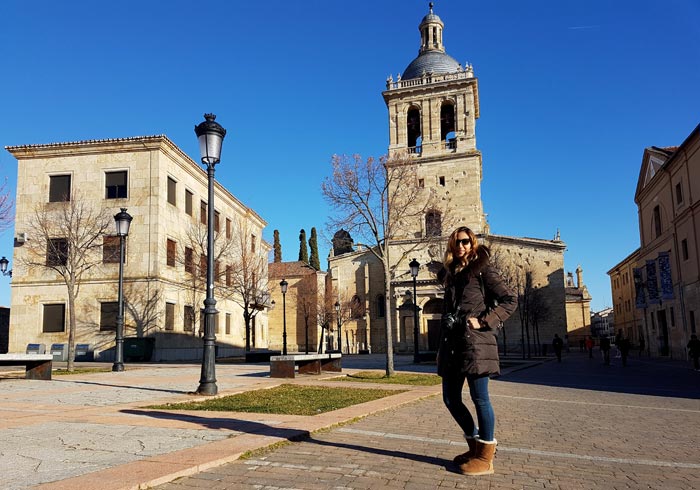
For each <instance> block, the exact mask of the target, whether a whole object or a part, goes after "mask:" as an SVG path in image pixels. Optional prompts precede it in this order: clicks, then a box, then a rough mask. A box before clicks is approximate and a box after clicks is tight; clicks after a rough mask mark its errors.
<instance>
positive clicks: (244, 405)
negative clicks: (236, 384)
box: [147, 385, 405, 415]
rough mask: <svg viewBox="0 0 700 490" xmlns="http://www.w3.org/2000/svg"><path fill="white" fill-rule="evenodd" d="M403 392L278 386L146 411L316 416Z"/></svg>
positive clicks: (170, 404) (154, 407)
mask: <svg viewBox="0 0 700 490" xmlns="http://www.w3.org/2000/svg"><path fill="white" fill-rule="evenodd" d="M403 391H405V390H376V389H360V388H327V387H321V386H303V385H280V386H277V387H275V388H270V389H267V390H256V391H248V392H244V393H238V394H236V395H230V396H224V397H221V398H214V399H211V400H205V401H201V402H200V401H196V402H185V403H167V404H165V405H152V406H149V407H147V408H151V409H159V410H211V411H219V412H254V413H277V414H286V415H316V414H319V413H324V412H330V411H332V410H338V409H339V408H345V407H349V406H351V405H357V404H360V403H365V402H369V401H372V400H377V399H379V398H384V397H385V396H390V395H395V394H397V393H402V392H403Z"/></svg>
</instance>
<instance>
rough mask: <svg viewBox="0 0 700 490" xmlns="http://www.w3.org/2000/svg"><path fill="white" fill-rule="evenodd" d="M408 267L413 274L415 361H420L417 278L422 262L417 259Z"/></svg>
mask: <svg viewBox="0 0 700 490" xmlns="http://www.w3.org/2000/svg"><path fill="white" fill-rule="evenodd" d="M408 267H410V268H411V276H413V362H414V363H416V364H418V363H420V353H419V352H418V335H419V334H420V329H419V328H418V296H416V278H417V277H418V271H419V270H420V264H419V263H418V261H417V260H416V259H413V260H411V262H409V264H408Z"/></svg>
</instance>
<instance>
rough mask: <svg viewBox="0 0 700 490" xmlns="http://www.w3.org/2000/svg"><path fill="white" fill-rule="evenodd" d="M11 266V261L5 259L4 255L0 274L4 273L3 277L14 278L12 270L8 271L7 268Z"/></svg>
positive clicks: (0, 261) (0, 263)
mask: <svg viewBox="0 0 700 490" xmlns="http://www.w3.org/2000/svg"><path fill="white" fill-rule="evenodd" d="M9 264H10V261H9V260H7V259H6V258H5V256H4V255H3V256H2V258H1V259H0V272H2V275H3V276H10V277H12V269H10V270H7V266H8V265H9Z"/></svg>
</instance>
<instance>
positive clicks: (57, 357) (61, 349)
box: [51, 344, 68, 361]
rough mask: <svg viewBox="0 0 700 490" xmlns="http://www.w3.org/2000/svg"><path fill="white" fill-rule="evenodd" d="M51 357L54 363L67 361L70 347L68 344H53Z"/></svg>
mask: <svg viewBox="0 0 700 490" xmlns="http://www.w3.org/2000/svg"><path fill="white" fill-rule="evenodd" d="M51 355H52V356H53V360H54V361H67V360H68V346H67V345H66V344H51Z"/></svg>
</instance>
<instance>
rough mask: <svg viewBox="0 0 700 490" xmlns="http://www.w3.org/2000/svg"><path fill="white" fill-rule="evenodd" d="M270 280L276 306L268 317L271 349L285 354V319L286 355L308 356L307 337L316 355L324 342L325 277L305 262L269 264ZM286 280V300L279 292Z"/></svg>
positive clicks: (323, 346)
mask: <svg viewBox="0 0 700 490" xmlns="http://www.w3.org/2000/svg"><path fill="white" fill-rule="evenodd" d="M268 277H269V279H270V292H271V299H272V301H274V304H275V307H274V308H273V309H272V310H270V312H269V315H268V316H269V347H270V349H274V350H279V351H282V350H283V341H284V338H283V333H284V317H285V316H286V323H287V352H288V353H291V352H305V351H306V340H307V333H308V344H309V345H308V348H309V352H317V351H318V349H319V343H320V339H321V326H320V325H319V321H318V319H319V311H318V310H319V308H321V307H323V304H322V303H323V300H324V298H325V288H326V273H325V272H320V271H317V270H316V269H314V268H313V267H311V266H310V265H308V264H306V263H304V262H299V261H297V262H272V263H270V264H268ZM283 279H284V280H286V281H287V293H286V294H285V296H284V297H283V296H282V291H281V289H280V282H281V281H282V280H283ZM285 303H286V310H285ZM285 311H286V313H285ZM307 328H308V330H307ZM331 342H332V340H331ZM326 346H327V344H326V343H325V342H324V345H321V348H322V349H323V350H324V351H325V349H326Z"/></svg>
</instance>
